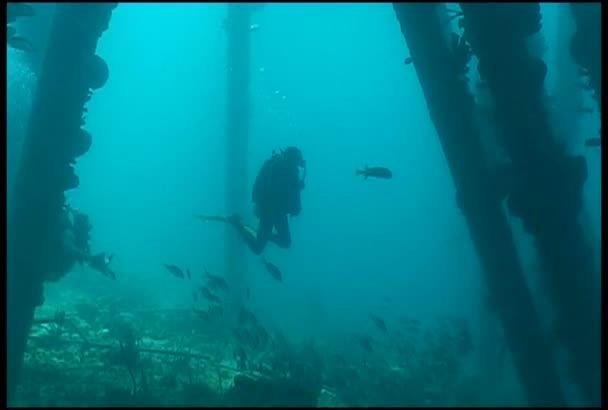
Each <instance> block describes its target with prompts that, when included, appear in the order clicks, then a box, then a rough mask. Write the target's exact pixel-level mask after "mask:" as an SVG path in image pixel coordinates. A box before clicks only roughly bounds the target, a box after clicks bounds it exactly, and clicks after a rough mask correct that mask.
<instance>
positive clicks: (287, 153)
mask: <svg viewBox="0 0 608 410" xmlns="http://www.w3.org/2000/svg"><path fill="white" fill-rule="evenodd" d="M299 168H303V176H302V179H301V180H300V177H299ZM305 179H306V161H305V160H304V158H303V156H302V152H300V150H299V149H298V148H296V147H288V148H286V149H285V150H281V151H280V152H279V153H276V152H275V151H273V152H272V157H271V158H270V159H267V160H266V161H265V162H264V165H262V168H261V169H260V171H259V172H258V176H257V178H256V180H255V183H254V185H253V190H252V195H251V199H252V202H253V204H254V213H255V216H256V217H257V218H259V220H260V222H259V225H258V229H257V231H256V230H255V229H253V228H252V227H251V226H249V225H245V224H243V223H242V222H241V217H240V215H238V214H234V215H232V216H229V217H227V218H224V217H206V216H199V218H200V219H203V220H217V221H224V222H227V223H229V224H230V225H232V226H233V227H234V228H235V229H236V231H237V233H238V234H239V236H240V237H241V239H242V240H243V241H244V242H245V243H246V244H247V246H248V247H249V249H251V251H252V252H253V253H255V254H256V255H259V254H261V253H262V251H263V250H264V248H265V247H266V245H267V244H268V241H271V242H274V243H275V244H276V245H278V246H280V247H281V248H285V249H287V248H289V247H290V246H291V234H290V232H289V220H288V217H289V216H298V215H299V214H300V211H301V210H302V203H301V199H300V192H301V191H302V190H303V189H304V186H305V184H304V180H305ZM274 230H276V233H275V232H274Z"/></svg>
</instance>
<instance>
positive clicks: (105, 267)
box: [87, 252, 116, 280]
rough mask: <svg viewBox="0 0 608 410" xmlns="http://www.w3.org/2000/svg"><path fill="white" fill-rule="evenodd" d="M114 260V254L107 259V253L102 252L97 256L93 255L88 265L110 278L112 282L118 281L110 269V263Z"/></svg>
mask: <svg viewBox="0 0 608 410" xmlns="http://www.w3.org/2000/svg"><path fill="white" fill-rule="evenodd" d="M112 259H114V254H111V255H110V256H108V257H107V258H106V253H105V252H101V253H98V254H97V255H92V256H91V257H89V259H88V261H87V262H88V264H89V266H90V267H91V268H92V269H95V270H96V271H98V272H101V273H102V274H103V275H104V276H105V277H108V278H110V279H112V280H116V274H115V273H114V271H112V269H110V266H109V265H110V262H112Z"/></svg>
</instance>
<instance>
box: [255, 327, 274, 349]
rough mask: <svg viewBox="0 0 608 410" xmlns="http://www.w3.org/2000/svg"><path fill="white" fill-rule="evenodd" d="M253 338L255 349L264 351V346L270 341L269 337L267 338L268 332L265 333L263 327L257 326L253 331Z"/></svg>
mask: <svg viewBox="0 0 608 410" xmlns="http://www.w3.org/2000/svg"><path fill="white" fill-rule="evenodd" d="M253 336H254V337H255V339H256V342H257V343H256V345H257V347H261V348H262V349H265V348H266V346H267V345H268V340H269V339H270V337H269V336H268V332H266V329H264V327H263V326H261V325H258V326H257V327H256V328H255V329H254V332H253Z"/></svg>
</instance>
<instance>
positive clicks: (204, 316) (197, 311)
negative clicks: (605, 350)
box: [192, 308, 210, 322]
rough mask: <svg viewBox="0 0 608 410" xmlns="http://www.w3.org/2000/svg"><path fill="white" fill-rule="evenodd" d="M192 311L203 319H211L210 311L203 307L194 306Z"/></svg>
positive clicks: (206, 320)
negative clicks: (202, 308)
mask: <svg viewBox="0 0 608 410" xmlns="http://www.w3.org/2000/svg"><path fill="white" fill-rule="evenodd" d="M192 311H193V312H194V314H195V315H196V316H198V317H199V318H201V319H203V320H204V321H205V322H208V321H209V319H210V317H209V313H207V312H206V311H204V310H201V309H196V308H192Z"/></svg>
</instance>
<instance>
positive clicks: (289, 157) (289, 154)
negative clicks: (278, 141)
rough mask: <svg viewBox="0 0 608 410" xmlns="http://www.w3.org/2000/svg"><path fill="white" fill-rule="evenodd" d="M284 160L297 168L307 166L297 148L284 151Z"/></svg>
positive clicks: (288, 148)
mask: <svg viewBox="0 0 608 410" xmlns="http://www.w3.org/2000/svg"><path fill="white" fill-rule="evenodd" d="M283 158H285V160H286V161H287V162H288V163H289V164H293V165H294V166H297V167H304V166H306V161H304V157H303V156H302V152H301V151H300V150H299V149H298V148H296V147H287V148H285V150H283Z"/></svg>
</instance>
